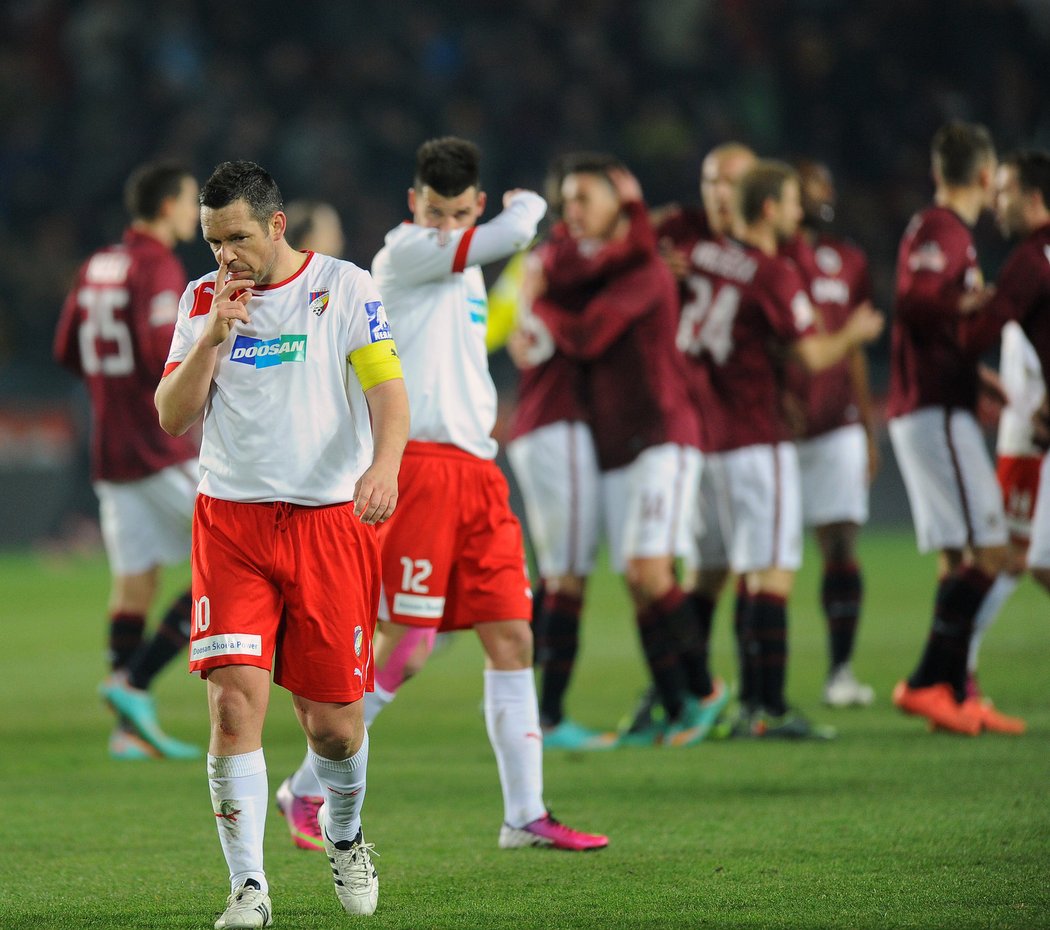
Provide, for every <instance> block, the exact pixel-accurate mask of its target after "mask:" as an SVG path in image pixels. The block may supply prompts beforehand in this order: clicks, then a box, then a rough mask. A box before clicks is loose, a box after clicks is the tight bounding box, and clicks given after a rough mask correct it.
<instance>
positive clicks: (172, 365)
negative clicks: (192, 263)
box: [161, 362, 182, 378]
mask: <svg viewBox="0 0 1050 930" xmlns="http://www.w3.org/2000/svg"><path fill="white" fill-rule="evenodd" d="M181 364H182V362H168V364H167V365H165V366H164V374H162V375H161V377H162V378H166V377H168V375H170V374H171V373H172V372H173V371H174V370H175V369H176V368H178V367H179V365H181Z"/></svg>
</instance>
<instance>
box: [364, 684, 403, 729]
mask: <svg viewBox="0 0 1050 930" xmlns="http://www.w3.org/2000/svg"><path fill="white" fill-rule="evenodd" d="M373 687H374V688H375V690H374V691H366V692H365V726H366V727H370V726H372V721H373V720H375V719H376V717H378V716H379V712H380V711H381V710H382V709H383V708H384V707H386V706H387V704H389V703H390V702H391V701H392V700H394V698H395V697H396V696H397V692H396V691H387V690H386V689H385V688H380V687H379V685H374V686H373Z"/></svg>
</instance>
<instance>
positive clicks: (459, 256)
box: [452, 226, 478, 274]
mask: <svg viewBox="0 0 1050 930" xmlns="http://www.w3.org/2000/svg"><path fill="white" fill-rule="evenodd" d="M477 231H478V227H477V226H471V227H470V229H468V230H467V231H466V232H465V233H463V238H462V239H460V240H459V246H458V247H457V248H456V257H455V258H454V259H452V273H453V274H458V273H459V272H461V271H462V270H463V269H464V268H466V267H467V253H468V252H469V251H470V240H471V239H473V238H474V233H476V232H477Z"/></svg>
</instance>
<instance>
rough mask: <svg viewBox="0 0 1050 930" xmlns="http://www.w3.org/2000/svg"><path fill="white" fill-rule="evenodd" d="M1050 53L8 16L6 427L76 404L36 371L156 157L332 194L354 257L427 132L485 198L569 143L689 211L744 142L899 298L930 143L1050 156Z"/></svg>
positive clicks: (922, 5) (406, 13)
mask: <svg viewBox="0 0 1050 930" xmlns="http://www.w3.org/2000/svg"><path fill="white" fill-rule="evenodd" d="M1048 52H1050V3H1048V2H1046V0H922V2H915V0H854V2H848V3H845V2H839V0H576V2H573V3H565V2H558V0H518V2H517V3H515V4H503V3H494V2H491V0H445V2H443V3H441V4H440V5H439V4H430V3H422V2H419V0H416V2H407V0H385V2H383V3H371V2H363V0H310V2H304V3H299V4H288V3H278V2H274V0H256V2H254V3H250V4H235V5H229V4H227V5H219V6H217V5H215V4H214V3H206V2H203V0H158V2H155V3H149V4H146V3H141V2H139V0H82V2H77V0H19V2H17V3H7V4H3V6H2V8H0V123H2V126H3V132H2V133H0V254H2V255H3V262H2V264H0V413H2V411H3V410H5V409H10V408H19V409H22V410H25V409H27V408H31V407H33V406H34V405H39V406H41V407H53V406H54V405H56V404H58V405H61V404H63V403H66V404H68V403H69V398H70V397H71V396H74V394H73V392H74V385H73V383H72V381H71V380H70V379H67V378H66V376H65V375H64V374H62V373H60V372H59V371H58V369H57V368H56V367H55V366H53V365H52V363H51V359H50V344H51V339H52V334H53V331H54V325H55V321H56V318H57V315H58V311H59V307H60V305H61V301H62V299H63V296H64V294H65V292H66V290H67V288H68V286H69V283H70V281H71V278H72V275H73V273H74V271H75V269H76V266H77V265H78V263H79V262H80V261H82V260H83V258H84V257H85V255H86V254H87V253H88V252H89V251H90V250H91V249H93V248H96V247H98V246H99V245H101V244H103V243H104V242H106V241H109V240H112V239H114V238H116V237H117V236H118V235H119V233H120V230H121V228H122V226H123V225H124V222H125V216H124V213H123V208H122V204H121V190H122V186H123V183H124V180H125V178H126V177H127V175H128V172H129V171H130V170H131V168H132V167H134V166H135V165H136V164H138V163H140V162H142V161H144V160H147V159H150V158H154V157H157V156H161V155H164V156H175V157H178V158H181V159H183V160H184V161H185V162H186V163H187V164H188V165H189V166H190V167H191V168H192V169H193V170H194V171H196V172H197V174H198V176H199V178H200V179H201V180H203V179H204V178H206V177H207V175H208V174H209V173H210V171H211V168H212V167H213V166H214V165H215V164H216V163H217V162H219V161H222V160H224V159H227V158H251V159H254V160H256V161H259V162H260V163H261V164H263V165H265V166H266V167H267V168H269V169H270V170H271V171H272V173H273V174H274V176H275V177H276V178H277V180H278V182H279V183H280V184H281V185H282V188H283V191H284V194H285V197H286V199H288V200H291V199H293V198H296V197H312V198H318V199H323V200H328V201H330V202H331V203H332V204H334V205H335V207H336V208H337V209H338V210H339V212H340V214H341V216H342V218H343V222H344V225H345V228H346V234H347V249H346V257H348V258H350V259H351V260H354V261H356V262H357V263H358V264H361V265H364V266H366V267H367V266H368V264H369V263H370V261H371V258H372V256H373V255H374V253H375V252H376V250H377V249H378V248H379V246H380V245H381V244H382V237H383V235H384V233H385V232H386V230H387V229H389V228H390V227H391V226H393V225H394V224H395V223H396V222H397V221H398V220H400V219H402V218H403V217H404V215H405V194H404V192H405V190H406V188H407V187H408V185H409V183H410V173H411V167H412V164H413V157H414V153H415V150H416V148H417V146H418V145H419V143H420V142H421V141H422V140H423V139H425V138H427V137H430V136H434V135H443V134H448V133H454V134H457V135H462V136H466V137H468V138H470V139H473V140H475V141H477V142H478V143H479V144H480V146H481V147H482V150H483V152H484V165H485V177H484V182H485V185H486V187H488V188H489V189H490V190H492V191H495V192H497V193H498V192H501V191H502V190H504V189H505V188H507V187H517V186H529V187H537V188H538V187H540V186H541V184H542V178H543V175H544V172H545V169H546V166H547V164H548V162H549V161H550V159H551V158H552V157H553V156H555V155H557V154H559V153H563V152H565V151H568V150H573V149H582V148H586V149H597V150H606V151H611V152H614V153H616V154H618V155H620V156H621V157H622V158H623V159H624V160H625V161H626V163H627V164H628V165H629V166H630V167H631V168H632V169H633V170H634V171H635V173H636V174H637V175H638V177H639V178H640V180H641V182H642V184H643V187H644V189H645V193H646V196H647V199H648V200H649V201H650V203H652V204H660V203H663V202H666V201H672V200H675V201H680V202H694V201H696V200H698V191H697V178H698V172H699V164H700V160H701V158H702V156H703V154H704V152H705V151H706V150H707V149H709V148H710V147H711V146H713V145H715V144H717V143H720V142H723V141H726V140H728V139H738V140H740V141H742V142H745V143H748V144H750V145H751V146H753V147H754V148H755V149H756V150H757V151H758V152H759V153H761V154H763V155H770V156H779V157H785V158H792V157H801V156H809V157H816V158H818V159H820V160H823V161H825V162H826V163H827V164H828V165H829V166H830V168H831V170H832V172H833V173H834V175H835V178H836V180H837V183H838V188H839V199H840V202H839V218H838V222H837V226H838V229H839V231H841V232H844V233H846V234H848V235H850V236H852V237H853V238H854V239H855V240H856V241H857V242H858V243H859V244H860V245H861V246H862V247H863V248H865V249H866V250H867V251H868V253H869V255H870V257H871V260H872V267H873V274H874V279H875V287H876V294H877V297H878V300H879V303H880V304H881V306H883V307H884V308H885V309H891V306H890V303H891V301H890V296H891V288H892V274H893V260H894V254H895V250H896V245H897V242H898V240H899V238H900V235H901V232H902V230H903V228H904V225H905V224H906V223H907V220H908V217H909V216H910V214H911V213H912V212H913V211H914V210H916V209H917V208H919V207H920V206H921V205H922V204H923V203H925V202H926V201H927V200H928V199H929V196H930V192H931V185H930V183H929V179H928V165H929V155H928V150H929V141H930V137H931V135H932V133H933V131H934V130H935V129H936V127H937V126H938V125H940V124H941V123H942V122H943V121H944V120H946V119H948V118H952V117H959V118H964V119H968V120H977V121H981V122H984V123H985V124H987V125H988V126H989V128H990V129H991V130H992V132H993V135H994V136H995V139H996V142H997V144H998V146H999V147H1000V149H1001V150H1007V149H1010V148H1013V147H1015V146H1018V145H1028V144H1038V145H1041V146H1044V147H1046V146H1050V106H1048V104H1047V101H1048V100H1050V54H1048ZM985 232H986V235H987V238H988V240H989V241H990V242H991V241H992V240H993V238H994V234H993V233H992V232H991V224H988V230H986V231H985ZM992 245H993V248H992V249H991V250H990V251H989V254H990V255H992V256H993V257H994V256H995V255H996V254H997V253H996V244H995V243H992ZM998 254H1001V248H1000V250H999V253H998ZM183 256H184V259H185V260H186V263H187V267H188V269H189V271H190V274H191V276H196V275H198V274H201V273H203V272H204V271H206V270H207V269H208V268H210V267H211V262H212V259H211V257H210V255H209V253H208V252H207V250H206V249H205V248H204V247H203V245H202V244H198V245H197V246H195V247H194V248H192V249H189V250H185V251H184V252H183ZM884 341H885V337H884ZM885 351H886V350H885V347H884V344H883V345H879V346H876V347H875V349H874V351H873V356H874V358H873V361H874V372H875V384H876V388H879V387H881V380H880V379H881V373H882V371H883V367H882V366H883V363H884V360H885ZM0 438H2V437H0ZM0 463H2V457H0Z"/></svg>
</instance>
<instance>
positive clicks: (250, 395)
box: [168, 253, 393, 506]
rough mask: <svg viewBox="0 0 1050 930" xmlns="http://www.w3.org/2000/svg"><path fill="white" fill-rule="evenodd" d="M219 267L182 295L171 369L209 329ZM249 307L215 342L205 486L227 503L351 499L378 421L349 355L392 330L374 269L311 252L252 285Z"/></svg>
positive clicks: (204, 446) (203, 453)
mask: <svg viewBox="0 0 1050 930" xmlns="http://www.w3.org/2000/svg"><path fill="white" fill-rule="evenodd" d="M216 274H217V272H212V273H211V274H208V275H205V276H204V277H203V278H198V279H197V280H196V281H193V282H191V283H190V284H189V286H188V287H187V288H186V291H185V293H184V294H183V295H182V300H181V302H180V303H179V318H178V322H177V324H176V326H175V335H174V337H173V339H172V343H171V351H170V352H169V354H168V365H169V366H170V365H172V364H173V363H177V362H180V361H182V360H183V359H184V358H185V357H186V356H187V354H189V351H190V349H191V348H192V347H193V345H194V343H195V342H196V341H197V340H198V338H199V337H200V335H201V333H202V331H203V330H204V325H205V321H206V320H207V318H208V311H209V310H210V308H211V299H212V294H213V293H214V287H215V277H216ZM248 314H249V316H250V317H251V322H250V323H236V324H235V325H234V326H233V328H232V330H231V332H230V335H229V336H228V337H227V339H226V341H225V342H224V343H222V344H221V345H220V346H219V356H218V363H217V365H216V367H215V373H214V374H213V376H212V385H211V390H210V392H209V395H208V400H207V403H206V405H205V408H204V438H203V442H202V444H201V455H200V468H201V481H200V485H199V487H198V490H199V491H200V492H201V493H202V494H207V495H209V496H210V497H217V498H221V499H223V500H229V501H248V502H260V501H288V502H289V503H293V504H304V505H307V506H318V505H323V504H335V503H341V502H345V501H349V500H352V499H353V496H354V485H355V484H356V483H357V479H358V478H359V477H360V476H361V474H362V473H363V472H364V471H365V469H366V468H368V466H369V465H370V464H371V463H372V430H371V425H370V421H369V416H368V405H367V403H366V401H365V396H364V392H363V391H362V390H361V386H360V384H359V382H358V380H357V377H356V376H355V375H354V374H353V373H352V370H351V365H350V362H349V359H348V356H349V355H350V353H351V352H353V351H354V350H355V349H359V348H361V347H363V346H367V345H369V344H371V343H375V342H378V341H379V340H382V339H387V340H389V339H390V338H391V337H390V329H389V327H388V326H387V323H386V316H385V314H384V312H383V303H382V298H381V297H380V296H379V291H378V289H377V288H376V286H375V284H374V283H373V282H372V278H371V276H370V275H369V274H368V272H367V271H364V270H363V269H361V268H358V267H357V266H356V265H353V264H351V263H350V262H345V261H340V260H339V259H335V258H330V257H329V256H327V255H319V254H315V253H307V259H306V262H305V263H304V264H303V267H302V268H301V269H300V270H299V271H298V272H296V273H295V274H294V275H293V276H292V277H290V278H288V279H287V280H285V281H281V282H279V283H277V284H270V285H265V286H259V287H256V288H252V299H251V301H250V302H249V304H248ZM390 344H391V347H392V348H393V342H391V343H390Z"/></svg>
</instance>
